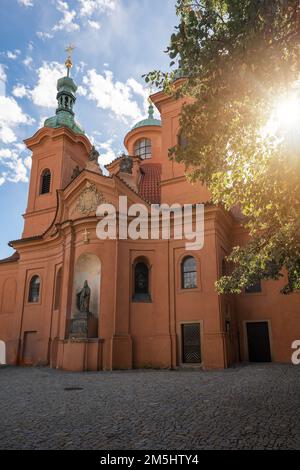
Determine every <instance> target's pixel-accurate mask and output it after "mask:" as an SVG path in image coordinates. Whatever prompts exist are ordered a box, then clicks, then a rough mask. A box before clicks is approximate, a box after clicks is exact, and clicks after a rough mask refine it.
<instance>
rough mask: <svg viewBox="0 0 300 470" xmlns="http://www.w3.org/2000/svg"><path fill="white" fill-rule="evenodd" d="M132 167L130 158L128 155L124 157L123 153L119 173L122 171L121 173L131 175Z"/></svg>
mask: <svg viewBox="0 0 300 470" xmlns="http://www.w3.org/2000/svg"><path fill="white" fill-rule="evenodd" d="M132 167H133V161H132V158H131V157H130V156H129V155H125V153H123V154H122V160H121V163H120V171H122V172H123V173H129V174H130V175H131V174H132Z"/></svg>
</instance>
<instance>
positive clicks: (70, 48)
mask: <svg viewBox="0 0 300 470" xmlns="http://www.w3.org/2000/svg"><path fill="white" fill-rule="evenodd" d="M74 49H75V46H72V45H71V44H70V45H69V46H67V47H66V52H67V54H68V56H67V58H66V61H65V66H66V67H67V77H69V75H70V69H71V68H72V67H73V62H72V52H73V51H74Z"/></svg>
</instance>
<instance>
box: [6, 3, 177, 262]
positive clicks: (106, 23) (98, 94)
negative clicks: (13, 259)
mask: <svg viewBox="0 0 300 470" xmlns="http://www.w3.org/2000/svg"><path fill="white" fill-rule="evenodd" d="M175 3H176V0H0V35H1V42H0V210H1V213H2V218H1V231H0V258H2V257H5V256H7V255H9V254H10V253H11V252H12V250H11V249H10V248H9V247H8V246H7V242H8V241H9V240H11V239H15V238H18V237H20V236H21V233H22V229H23V218H22V214H23V213H24V212H25V210H26V204H27V192H28V178H29V172H30V163H31V159H30V153H29V152H28V151H27V149H26V148H25V147H24V145H23V143H22V142H23V139H25V138H27V137H30V136H31V135H33V134H34V133H35V132H36V131H37V129H38V128H40V127H41V126H42V122H43V120H44V119H45V118H46V117H49V116H52V115H53V114H54V112H55V107H56V106H55V105H56V101H55V95H56V89H55V86H56V81H57V78H58V77H59V76H62V75H63V74H64V67H63V64H64V60H65V57H66V53H65V47H66V45H68V44H69V43H71V44H74V45H75V46H76V49H75V51H74V59H73V60H74V67H73V69H72V76H73V78H74V79H75V81H76V83H77V85H78V87H79V89H78V94H77V102H76V105H75V113H76V119H77V120H78V121H79V122H80V124H81V126H82V127H83V128H84V129H85V131H86V134H87V135H88V137H89V138H90V139H91V141H92V142H93V143H94V144H95V145H96V146H97V148H98V150H99V151H100V155H101V158H100V161H101V162H102V163H104V164H105V163H108V162H109V161H111V160H112V159H113V158H114V157H115V156H117V155H118V154H119V153H120V152H121V151H122V150H123V137H124V135H125V134H126V132H127V131H128V130H129V129H130V128H131V127H132V125H133V124H134V123H135V122H137V121H138V120H139V119H141V118H143V117H144V116H145V115H146V108H147V100H146V98H147V95H148V93H149V91H148V90H147V89H146V87H145V83H144V81H143V79H142V78H141V75H142V74H144V73H145V72H148V71H150V70H153V69H156V68H160V69H167V68H168V64H169V60H168V56H167V55H166V54H164V52H163V51H164V50H165V49H166V46H167V45H168V43H169V38H170V35H171V33H172V31H173V29H174V26H175V25H176V24H177V18H176V16H175Z"/></svg>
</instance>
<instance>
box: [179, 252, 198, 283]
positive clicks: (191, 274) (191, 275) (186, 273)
mask: <svg viewBox="0 0 300 470" xmlns="http://www.w3.org/2000/svg"><path fill="white" fill-rule="evenodd" d="M181 287H182V289H194V288H195V287H197V263H196V260H195V258H193V256H186V257H185V258H184V260H183V261H182V263H181Z"/></svg>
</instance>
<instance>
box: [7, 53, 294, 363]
mask: <svg viewBox="0 0 300 470" xmlns="http://www.w3.org/2000/svg"><path fill="white" fill-rule="evenodd" d="M71 65H72V64H71V61H70V58H68V59H67V61H66V66H67V74H66V76H65V77H62V78H60V79H59V80H58V82H57V91H58V93H57V110H56V115H55V116H54V117H50V118H49V119H46V121H45V123H44V127H42V128H41V129H39V130H38V131H37V132H36V133H35V134H34V135H33V136H32V137H30V138H28V139H26V140H25V141H24V142H25V144H26V146H27V148H28V149H29V150H30V151H31V152H32V167H31V175H30V185H29V194H28V204H27V208H26V212H25V214H24V216H23V217H24V229H23V233H22V235H21V237H20V238H19V239H16V240H13V241H10V242H9V245H10V246H11V247H12V248H13V249H14V253H13V255H12V256H10V257H9V258H7V259H3V260H1V261H0V342H1V348H2V349H3V348H4V349H5V357H6V359H5V360H6V363H7V364H11V365H48V366H49V367H52V368H60V369H64V370H72V371H98V370H112V369H131V368H173V369H174V368H177V367H195V368H197V367H198V368H199V369H201V368H205V369H213V368H221V369H222V368H226V367H229V366H230V365H231V364H233V363H236V362H240V361H250V362H251V361H252V362H268V361H276V362H290V361H291V355H292V352H293V351H292V349H291V348H292V346H291V345H292V343H293V341H295V340H297V339H300V317H299V313H300V312H299V306H300V293H299V292H295V293H293V294H290V295H288V296H284V295H282V294H280V289H281V287H283V285H285V284H286V279H285V278H283V279H282V280H279V281H262V282H261V283H260V284H257V285H254V286H250V287H249V288H248V289H245V291H244V292H243V293H241V294H240V295H236V296H229V295H223V296H220V295H218V294H217V292H216V290H215V281H216V280H217V279H218V278H219V277H220V276H221V275H222V274H224V272H226V263H225V261H224V258H225V256H226V255H227V254H228V253H230V251H231V249H232V247H233V246H236V245H241V244H243V243H244V242H245V241H246V240H247V233H246V232H245V230H244V229H243V227H242V226H241V225H240V223H239V219H238V217H237V216H236V215H235V214H234V213H233V212H225V211H224V210H223V209H222V208H221V207H216V206H214V205H212V204H211V202H210V195H209V192H208V190H207V188H206V187H205V186H203V185H201V184H200V183H198V184H194V185H192V184H190V183H189V182H188V181H187V179H186V176H185V169H184V166H183V165H181V164H178V163H176V162H174V161H171V160H169V159H168V149H169V148H171V147H173V146H175V145H180V127H179V115H180V110H181V107H182V106H183V104H184V99H178V100H175V99H174V98H172V97H170V96H167V95H166V94H164V93H163V92H158V93H155V94H153V95H152V96H151V104H150V106H149V115H148V117H147V118H146V119H144V120H142V121H140V122H138V123H137V124H136V125H135V126H134V127H133V128H132V129H130V130H129V132H128V133H127V134H126V135H125V138H124V145H125V148H126V150H127V155H125V154H124V155H122V156H121V157H119V158H116V159H115V160H114V161H113V162H112V163H110V164H109V165H107V166H106V168H107V173H108V175H104V174H103V172H102V171H101V169H100V166H99V163H98V157H99V154H98V152H97V151H96V149H95V148H94V147H93V146H92V145H91V142H90V141H89V139H88V137H87V136H86V135H85V133H84V131H83V130H82V129H81V127H80V126H79V125H78V124H77V123H76V121H75V119H74V109H73V108H74V104H75V100H76V89H77V87H76V84H75V83H74V81H73V79H72V78H71V77H70V74H69V70H70V67H71ZM181 82H182V79H178V80H177V81H176V83H175V85H176V86H180V83H181ZM152 103H153V104H152ZM154 106H155V107H156V108H157V110H158V112H159V113H160V117H161V120H158V119H155V118H154ZM99 159H100V162H101V156H100V157H99ZM119 196H127V200H128V205H131V204H136V203H140V204H143V205H145V206H146V207H147V208H148V210H149V211H150V208H151V204H162V203H167V204H169V205H171V204H173V203H179V204H194V205H195V204H198V203H203V204H204V207H205V210H204V246H203V248H202V249H201V250H192V251H190V250H187V249H186V245H185V240H178V239H175V237H173V239H172V238H171V239H170V240H165V239H155V240H153V239H137V240H132V239H121V238H118V237H116V238H115V239H106V240H101V239H99V238H98V237H97V234H96V227H97V223H98V222H99V217H97V214H96V210H97V207H98V206H99V204H101V203H109V204H112V205H114V206H115V207H116V208H117V207H118V200H119ZM117 216H118V214H117Z"/></svg>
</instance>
